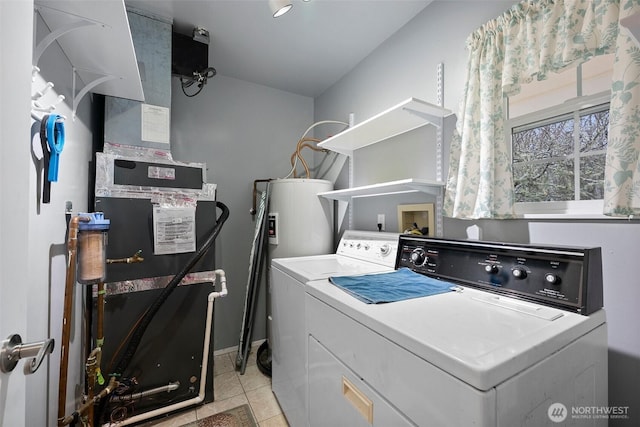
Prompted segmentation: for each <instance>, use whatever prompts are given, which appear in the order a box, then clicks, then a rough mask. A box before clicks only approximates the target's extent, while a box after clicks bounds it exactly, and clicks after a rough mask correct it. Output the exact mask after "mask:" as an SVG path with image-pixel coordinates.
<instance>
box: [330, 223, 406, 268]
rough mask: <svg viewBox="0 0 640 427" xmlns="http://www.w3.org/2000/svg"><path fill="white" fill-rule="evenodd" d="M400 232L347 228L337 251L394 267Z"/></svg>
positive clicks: (340, 253)
mask: <svg viewBox="0 0 640 427" xmlns="http://www.w3.org/2000/svg"><path fill="white" fill-rule="evenodd" d="M399 236H400V235H399V234H398V233H382V232H377V231H359V230H347V231H345V232H344V234H343V236H342V239H340V243H339V244H338V248H337V249H336V253H337V254H338V255H344V256H348V257H350V258H355V259H359V260H362V261H369V262H373V263H376V264H381V265H385V266H387V267H389V268H393V267H394V266H395V262H396V254H397V252H398V237H399Z"/></svg>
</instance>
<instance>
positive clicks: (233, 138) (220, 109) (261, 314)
mask: <svg viewBox="0 0 640 427" xmlns="http://www.w3.org/2000/svg"><path fill="white" fill-rule="evenodd" d="M172 81H173V86H172V104H171V151H172V155H173V158H174V159H176V160H180V161H187V162H204V163H206V164H207V181H208V182H211V183H215V184H217V186H218V192H217V199H218V200H219V201H221V202H222V203H224V204H225V205H227V206H228V207H229V210H230V212H231V213H230V216H229V220H227V222H226V223H225V225H224V227H223V228H222V231H221V233H220V235H219V236H218V239H217V241H216V264H217V265H216V268H222V269H224V270H225V272H226V274H227V280H228V287H229V295H228V296H227V297H226V298H224V299H221V300H218V301H217V302H216V307H215V320H214V322H215V323H214V348H215V349H216V350H218V349H222V348H228V347H232V346H237V345H238V340H239V337H240V327H241V324H242V314H243V309H244V300H245V295H246V287H247V276H248V269H249V256H250V252H251V243H252V240H253V233H254V229H255V221H254V220H253V217H252V216H251V215H250V214H249V209H250V208H251V206H252V191H253V181H254V180H256V179H266V178H280V177H284V176H286V175H287V174H288V172H289V169H290V168H291V166H290V163H289V158H290V156H291V154H292V153H293V152H294V150H295V148H296V144H297V142H298V139H299V138H300V137H301V136H302V133H303V132H304V131H305V130H306V129H307V127H308V126H309V125H311V123H312V122H313V99H312V98H308V97H304V96H300V95H294V94H292V93H288V92H283V91H280V90H277V89H272V88H268V87H266V86H260V85H256V84H252V83H247V82H244V81H241V80H238V79H234V78H230V77H226V76H222V75H217V76H215V77H214V78H212V79H210V80H209V82H208V83H207V84H206V86H205V87H204V89H203V90H202V92H201V93H200V94H199V95H197V96H195V97H193V98H188V97H186V96H185V95H184V94H183V93H182V90H181V88H180V86H179V84H178V79H175V78H174V79H172ZM187 91H188V93H192V90H191V91H189V89H187ZM258 188H259V189H260V190H262V189H264V185H260V186H259V187H258ZM265 295H266V289H265V287H264V286H262V288H261V291H260V302H259V309H258V312H257V314H256V324H255V326H254V330H253V340H258V339H263V338H265V337H266V327H265V324H266V322H265V304H264V297H265ZM253 356H254V355H253Z"/></svg>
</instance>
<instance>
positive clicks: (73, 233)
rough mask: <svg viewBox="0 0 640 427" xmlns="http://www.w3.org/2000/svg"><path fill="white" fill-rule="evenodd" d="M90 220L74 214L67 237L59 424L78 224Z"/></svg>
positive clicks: (64, 395) (64, 396)
mask: <svg viewBox="0 0 640 427" xmlns="http://www.w3.org/2000/svg"><path fill="white" fill-rule="evenodd" d="M80 221H82V222H88V221H90V219H89V218H87V217H80V216H74V217H73V218H71V220H70V221H69V237H68V238H67V252H68V256H67V277H66V283H65V288H64V306H63V313H62V339H61V341H62V344H61V345H60V351H61V353H62V355H61V357H60V380H59V382H58V424H59V425H61V424H60V422H61V421H62V419H63V418H64V414H65V410H66V408H65V406H66V402H67V376H68V371H69V367H68V366H67V365H68V364H69V339H70V335H71V313H72V311H73V289H74V285H75V282H76V255H77V251H78V224H79V223H80Z"/></svg>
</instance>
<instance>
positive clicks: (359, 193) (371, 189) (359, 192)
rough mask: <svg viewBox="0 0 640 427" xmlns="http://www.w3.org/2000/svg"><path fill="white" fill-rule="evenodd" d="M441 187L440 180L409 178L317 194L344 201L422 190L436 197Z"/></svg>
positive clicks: (442, 185) (442, 186)
mask: <svg viewBox="0 0 640 427" xmlns="http://www.w3.org/2000/svg"><path fill="white" fill-rule="evenodd" d="M443 188H444V184H443V183H442V182H437V181H428V180H423V179H412V178H410V179H401V180H398V181H389V182H384V183H381V184H372V185H364V186H362V187H353V188H346V189H343V190H334V191H326V192H323V193H318V196H321V197H325V198H327V199H332V200H340V201H346V202H349V201H350V200H351V199H353V198H357V197H378V196H386V195H393V194H402V193H415V192H422V193H426V194H430V195H432V196H436V197H437V196H439V195H440V193H441V191H442V189H443Z"/></svg>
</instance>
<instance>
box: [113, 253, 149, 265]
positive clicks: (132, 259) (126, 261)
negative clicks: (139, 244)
mask: <svg viewBox="0 0 640 427" xmlns="http://www.w3.org/2000/svg"><path fill="white" fill-rule="evenodd" d="M141 254H142V251H141V250H139V251H138V252H136V253H135V254H133V255H132V256H130V257H129V258H115V259H109V258H107V264H133V263H136V262H142V261H144V258H143V257H142V256H141Z"/></svg>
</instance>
